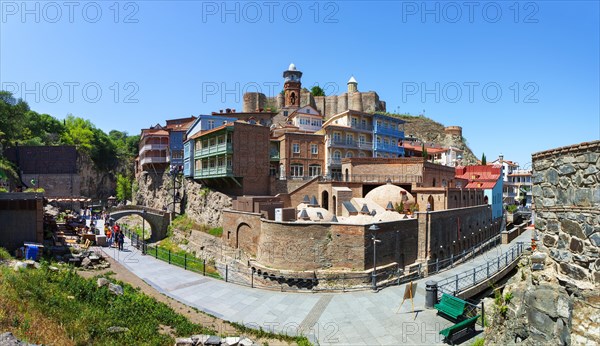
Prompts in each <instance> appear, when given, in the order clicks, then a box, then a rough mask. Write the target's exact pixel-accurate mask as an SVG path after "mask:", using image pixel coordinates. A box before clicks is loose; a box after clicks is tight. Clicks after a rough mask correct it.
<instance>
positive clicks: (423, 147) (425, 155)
mask: <svg viewBox="0 0 600 346" xmlns="http://www.w3.org/2000/svg"><path fill="white" fill-rule="evenodd" d="M421 153H422V154H423V157H424V158H425V160H427V156H428V154H427V148H425V143H422V144H421Z"/></svg>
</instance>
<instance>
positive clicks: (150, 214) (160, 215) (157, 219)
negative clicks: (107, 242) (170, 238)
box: [110, 205, 171, 242]
mask: <svg viewBox="0 0 600 346" xmlns="http://www.w3.org/2000/svg"><path fill="white" fill-rule="evenodd" d="M128 215H139V216H141V217H142V218H143V219H144V220H146V221H147V222H148V223H149V224H150V228H151V229H152V234H151V236H150V242H155V241H159V240H161V239H163V238H165V237H166V236H167V227H168V226H169V222H170V218H171V214H170V213H167V212H165V211H162V210H158V209H153V208H148V207H141V206H137V205H127V206H122V207H117V208H112V209H111V210H110V217H111V218H113V219H114V220H115V222H116V221H117V220H119V219H120V218H122V217H124V216H128Z"/></svg>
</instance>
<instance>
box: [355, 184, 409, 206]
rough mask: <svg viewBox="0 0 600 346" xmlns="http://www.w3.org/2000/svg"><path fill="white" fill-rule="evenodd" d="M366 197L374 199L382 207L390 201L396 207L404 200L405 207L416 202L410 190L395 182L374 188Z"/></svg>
mask: <svg viewBox="0 0 600 346" xmlns="http://www.w3.org/2000/svg"><path fill="white" fill-rule="evenodd" d="M365 199H370V200H372V201H373V202H375V203H377V204H379V205H380V206H381V207H382V208H385V207H386V206H387V204H388V202H392V205H393V206H394V207H395V206H396V205H399V204H400V203H401V202H402V203H404V207H405V208H406V207H408V206H410V205H413V204H415V199H414V197H413V196H412V195H411V194H410V193H409V192H408V191H406V190H405V189H403V188H401V187H400V186H396V185H393V184H386V185H381V186H378V187H376V188H374V189H373V190H371V191H369V193H367V195H366V196H365Z"/></svg>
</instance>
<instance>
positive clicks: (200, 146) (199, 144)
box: [196, 141, 202, 150]
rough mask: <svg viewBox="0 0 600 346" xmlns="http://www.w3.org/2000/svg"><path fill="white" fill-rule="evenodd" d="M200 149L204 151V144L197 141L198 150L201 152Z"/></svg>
mask: <svg viewBox="0 0 600 346" xmlns="http://www.w3.org/2000/svg"><path fill="white" fill-rule="evenodd" d="M200 149H202V142H200V141H197V142H196V150H200Z"/></svg>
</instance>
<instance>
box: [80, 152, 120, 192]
mask: <svg viewBox="0 0 600 346" xmlns="http://www.w3.org/2000/svg"><path fill="white" fill-rule="evenodd" d="M77 168H78V171H79V176H80V191H81V195H82V196H88V197H91V198H93V199H94V200H96V199H101V200H106V199H107V198H108V197H110V196H111V195H114V194H115V188H116V184H117V177H116V174H115V173H113V172H107V171H100V170H99V169H98V168H96V165H95V164H94V161H92V159H91V158H90V156H89V155H87V154H84V153H81V152H80V153H79V154H78V155H77Z"/></svg>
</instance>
